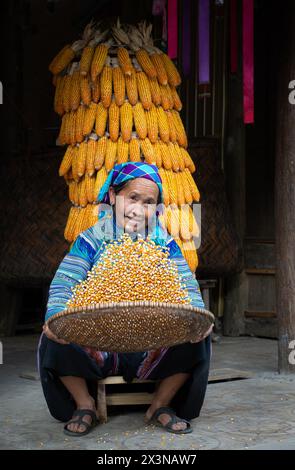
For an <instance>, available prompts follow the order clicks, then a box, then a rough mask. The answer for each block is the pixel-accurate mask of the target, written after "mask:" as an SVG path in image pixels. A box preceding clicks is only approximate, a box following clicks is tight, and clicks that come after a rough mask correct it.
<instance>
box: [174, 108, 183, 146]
mask: <svg viewBox="0 0 295 470" xmlns="http://www.w3.org/2000/svg"><path fill="white" fill-rule="evenodd" d="M171 112H172V116H173V120H174V125H175V130H176V138H177V142H178V143H179V145H180V146H181V147H185V148H186V147H187V136H186V132H185V129H184V126H183V124H182V120H181V117H180V115H179V113H178V111H175V110H174V109H173V110H172V111H171Z"/></svg>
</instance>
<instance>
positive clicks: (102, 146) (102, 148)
mask: <svg viewBox="0 0 295 470" xmlns="http://www.w3.org/2000/svg"><path fill="white" fill-rule="evenodd" d="M107 140H108V139H107V137H105V136H104V137H102V138H101V139H99V140H98V141H97V147H96V154H95V158H94V167H95V169H96V170H100V169H101V167H102V165H103V164H104V159H105V155H106V151H107Z"/></svg>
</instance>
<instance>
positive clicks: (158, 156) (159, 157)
mask: <svg viewBox="0 0 295 470" xmlns="http://www.w3.org/2000/svg"><path fill="white" fill-rule="evenodd" d="M154 152H155V155H156V165H157V167H158V168H162V166H163V161H162V153H161V148H160V144H159V142H158V141H157V142H155V144H154Z"/></svg>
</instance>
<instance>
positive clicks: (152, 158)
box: [140, 138, 156, 165]
mask: <svg viewBox="0 0 295 470" xmlns="http://www.w3.org/2000/svg"><path fill="white" fill-rule="evenodd" d="M140 148H141V151H142V153H143V156H144V158H145V161H146V162H147V163H149V164H153V165H155V164H156V155H155V152H154V147H153V145H152V144H151V142H150V140H149V139H148V138H146V139H141V140H140Z"/></svg>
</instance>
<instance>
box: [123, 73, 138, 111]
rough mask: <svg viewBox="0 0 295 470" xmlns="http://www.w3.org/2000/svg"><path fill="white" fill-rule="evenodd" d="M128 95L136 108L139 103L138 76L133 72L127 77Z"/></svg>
mask: <svg viewBox="0 0 295 470" xmlns="http://www.w3.org/2000/svg"><path fill="white" fill-rule="evenodd" d="M125 85H126V93H127V98H128V101H129V103H130V104H132V106H134V105H135V104H136V103H137V101H138V91H137V82H136V74H135V72H133V73H132V74H131V75H130V76H126V77H125Z"/></svg>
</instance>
